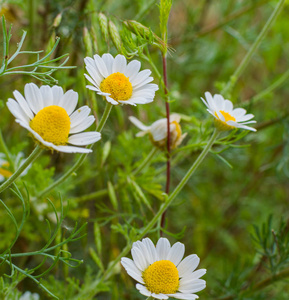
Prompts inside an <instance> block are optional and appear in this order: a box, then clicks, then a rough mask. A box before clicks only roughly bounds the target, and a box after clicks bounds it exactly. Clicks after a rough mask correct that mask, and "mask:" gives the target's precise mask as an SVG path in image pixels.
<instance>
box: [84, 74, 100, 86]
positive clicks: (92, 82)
mask: <svg viewBox="0 0 289 300" xmlns="http://www.w3.org/2000/svg"><path fill="white" fill-rule="evenodd" d="M84 77H85V78H86V79H87V80H88V81H89V82H90V83H91V84H93V86H95V87H98V86H99V84H97V83H96V81H95V80H93V79H92V78H91V77H90V76H88V75H87V74H84ZM97 90H100V89H99V88H97Z"/></svg>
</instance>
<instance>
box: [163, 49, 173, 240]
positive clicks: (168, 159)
mask: <svg viewBox="0 0 289 300" xmlns="http://www.w3.org/2000/svg"><path fill="white" fill-rule="evenodd" d="M162 58H163V76H164V92H165V99H166V115H167V134H168V135H167V182H166V190H165V192H166V194H169V192H170V179H171V158H170V152H171V135H170V104H169V102H168V81H167V58H166V55H165V54H163V56H162ZM165 217H166V211H165V212H164V213H163V214H162V218H161V228H163V227H164V224H165ZM162 235H163V231H162V230H161V236H162Z"/></svg>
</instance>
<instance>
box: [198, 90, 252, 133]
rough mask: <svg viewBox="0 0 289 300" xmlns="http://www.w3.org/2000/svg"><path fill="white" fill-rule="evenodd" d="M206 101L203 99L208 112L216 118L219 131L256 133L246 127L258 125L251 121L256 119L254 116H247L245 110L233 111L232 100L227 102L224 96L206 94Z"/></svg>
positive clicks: (236, 109) (237, 109)
mask: <svg viewBox="0 0 289 300" xmlns="http://www.w3.org/2000/svg"><path fill="white" fill-rule="evenodd" d="M205 96H206V100H205V99H203V98H201V99H202V101H203V102H204V103H205V105H206V106H207V111H208V112H209V113H210V114H211V115H212V116H213V117H214V118H215V124H216V127H217V128H218V129H219V130H222V131H226V130H231V129H234V128H243V129H247V130H251V131H256V129H255V128H252V127H249V126H246V125H245V124H251V123H256V121H254V120H251V121H249V120H250V119H252V118H254V115H252V114H246V110H245V109H244V108H235V109H233V103H232V102H231V101H230V100H225V99H224V97H223V96H222V95H218V94H216V95H214V96H212V95H211V93H209V92H206V93H205Z"/></svg>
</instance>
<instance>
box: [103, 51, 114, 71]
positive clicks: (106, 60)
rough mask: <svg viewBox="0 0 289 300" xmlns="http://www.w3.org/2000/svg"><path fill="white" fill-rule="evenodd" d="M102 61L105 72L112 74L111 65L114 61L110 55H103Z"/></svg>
mask: <svg viewBox="0 0 289 300" xmlns="http://www.w3.org/2000/svg"><path fill="white" fill-rule="evenodd" d="M102 59H103V61H104V63H105V65H106V68H107V71H108V74H109V75H110V74H112V73H113V72H112V65H113V61H114V58H113V56H112V55H111V54H110V53H105V54H103V55H102Z"/></svg>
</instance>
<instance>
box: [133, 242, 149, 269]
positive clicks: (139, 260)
mask: <svg viewBox="0 0 289 300" xmlns="http://www.w3.org/2000/svg"><path fill="white" fill-rule="evenodd" d="M131 255H132V258H133V260H134V263H135V265H136V266H137V267H138V268H139V269H140V270H141V271H144V270H145V269H146V268H147V267H148V264H147V262H146V259H145V257H144V255H143V253H142V252H141V250H140V249H139V248H136V247H134V248H132V249H131Z"/></svg>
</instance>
